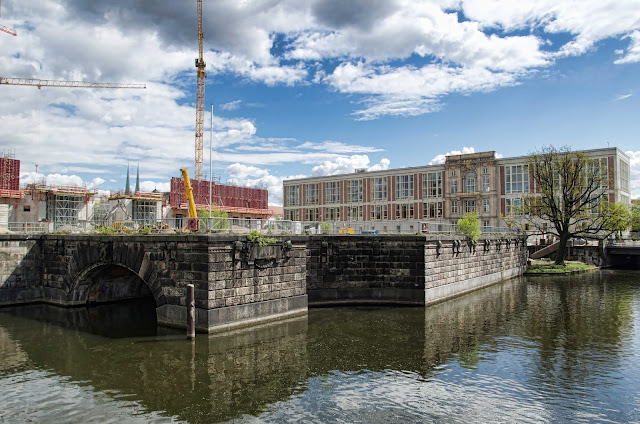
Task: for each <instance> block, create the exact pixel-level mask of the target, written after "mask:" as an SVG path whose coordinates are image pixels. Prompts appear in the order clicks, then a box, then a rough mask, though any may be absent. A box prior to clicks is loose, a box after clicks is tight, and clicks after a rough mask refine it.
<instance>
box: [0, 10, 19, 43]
mask: <svg viewBox="0 0 640 424" xmlns="http://www.w3.org/2000/svg"><path fill="white" fill-rule="evenodd" d="M0 17H2V5H0ZM0 31H2V32H6V33H7V34H11V35H13V36H14V37H15V36H16V35H18V34H16V31H15V30H14V29H12V28H9V27H6V26H4V25H2V24H0Z"/></svg>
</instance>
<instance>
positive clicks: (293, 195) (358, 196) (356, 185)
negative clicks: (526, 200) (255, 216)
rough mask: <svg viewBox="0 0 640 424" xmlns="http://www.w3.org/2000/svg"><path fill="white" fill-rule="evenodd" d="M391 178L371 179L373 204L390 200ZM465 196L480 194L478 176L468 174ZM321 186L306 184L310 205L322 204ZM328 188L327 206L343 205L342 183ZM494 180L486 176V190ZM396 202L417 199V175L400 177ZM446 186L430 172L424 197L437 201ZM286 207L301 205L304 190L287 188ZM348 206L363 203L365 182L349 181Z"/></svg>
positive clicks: (425, 177)
mask: <svg viewBox="0 0 640 424" xmlns="http://www.w3.org/2000/svg"><path fill="white" fill-rule="evenodd" d="M387 182H388V179H387V177H376V178H371V200H372V201H373V202H376V201H385V200H389V199H388V197H387ZM464 183H465V186H464V192H465V193H475V192H476V175H475V173H468V174H467V175H466V176H465V178H464ZM320 184H321V183H310V184H304V185H303V186H302V187H304V197H305V204H306V205H317V204H319V203H320V196H319V192H320V190H319V188H320ZM324 185H325V203H326V204H335V203H341V199H340V181H331V182H326V183H324ZM490 189H491V187H490V179H489V176H488V175H484V176H482V190H483V191H485V192H488V191H490ZM395 190H396V191H395V194H396V197H395V198H396V200H408V199H413V198H414V175H412V174H411V175H400V176H397V177H396V187H395ZM442 193H443V184H442V172H441V171H438V172H429V173H426V174H423V178H422V197H423V198H437V197H442ZM451 193H453V194H455V193H458V180H457V179H452V180H451ZM285 196H286V205H287V206H299V205H300V186H297V185H292V186H287V187H285ZM345 200H346V201H345V203H361V202H362V201H363V180H362V179H355V180H347V192H346V198H345Z"/></svg>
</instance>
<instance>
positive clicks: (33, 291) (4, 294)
mask: <svg viewBox="0 0 640 424" xmlns="http://www.w3.org/2000/svg"><path fill="white" fill-rule="evenodd" d="M41 263H42V255H41V254H40V245H39V244H38V241H37V239H36V238H31V237H18V238H12V237H10V236H0V306H2V305H15V304H20V303H28V302H33V301H34V300H38V299H41V298H42V267H41Z"/></svg>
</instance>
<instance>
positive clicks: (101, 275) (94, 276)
mask: <svg viewBox="0 0 640 424" xmlns="http://www.w3.org/2000/svg"><path fill="white" fill-rule="evenodd" d="M74 292H75V293H74V296H73V297H74V301H76V302H78V303H86V304H87V305H96V304H103V303H112V302H118V301H124V300H132V299H144V298H151V299H153V293H152V292H151V289H150V288H149V286H148V285H147V283H146V282H145V281H144V280H143V279H142V278H140V277H139V276H138V275H137V274H136V273H135V272H133V271H131V270H130V269H128V268H125V267H123V266H120V265H115V264H103V265H98V266H96V267H93V268H92V269H90V270H88V271H86V272H84V273H82V274H81V275H80V276H79V278H78V280H77V282H76V284H75V290H74Z"/></svg>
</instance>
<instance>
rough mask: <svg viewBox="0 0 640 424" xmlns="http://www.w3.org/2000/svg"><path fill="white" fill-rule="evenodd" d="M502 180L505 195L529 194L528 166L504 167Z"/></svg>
mask: <svg viewBox="0 0 640 424" xmlns="http://www.w3.org/2000/svg"><path fill="white" fill-rule="evenodd" d="M504 180H505V188H506V192H507V194H512V193H529V165H513V166H505V167H504Z"/></svg>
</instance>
